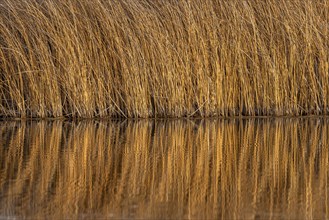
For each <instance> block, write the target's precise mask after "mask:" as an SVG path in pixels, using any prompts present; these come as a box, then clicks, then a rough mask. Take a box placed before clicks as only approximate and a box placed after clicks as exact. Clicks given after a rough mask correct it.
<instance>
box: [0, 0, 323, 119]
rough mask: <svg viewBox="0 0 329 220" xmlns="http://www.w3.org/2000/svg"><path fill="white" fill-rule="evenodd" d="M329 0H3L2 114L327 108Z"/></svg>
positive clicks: (255, 111) (144, 113)
mask: <svg viewBox="0 0 329 220" xmlns="http://www.w3.org/2000/svg"><path fill="white" fill-rule="evenodd" d="M328 36H329V2H328V1H327V0H316V1H312V0H289V1H285V0H253V1H241V0H182V1H178V0H155V1H154V0H93V1H89V0H80V1H74V0H56V1H54V0H31V1H25V0H15V1H11V0H0V116H3V117H23V118H24V117H63V116H64V117H105V116H112V117H119V116H123V117H181V116H238V115H250V116H254V115H310V114H328V113H329V75H328V74H329V52H328V51H329V37H328Z"/></svg>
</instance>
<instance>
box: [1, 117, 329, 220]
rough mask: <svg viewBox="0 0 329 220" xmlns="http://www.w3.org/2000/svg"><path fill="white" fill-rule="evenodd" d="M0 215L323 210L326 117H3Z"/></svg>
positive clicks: (328, 211) (268, 214)
mask: <svg viewBox="0 0 329 220" xmlns="http://www.w3.org/2000/svg"><path fill="white" fill-rule="evenodd" d="M0 138H1V139H0V218H49V217H52V218H53V219H62V218H79V219H81V218H85V219H90V218H102V219H105V218H148V219H154V218H161V219H164V218H165V219H168V218H175V219H176V218H185V219H200V218H202V219H205V218H211V219H214V218H225V219H232V218H243V219H259V218H262V219H263V218H266V219H268V218H272V219H277V218H294V219H300V218H303V219H311V218H318V219H324V218H328V216H329V201H328V197H329V191H328V190H329V187H328V180H329V178H328V174H329V166H328V156H329V147H328V146H329V121H328V120H326V119H321V120H320V119H275V120H274V119H257V120H256V119H254V120H243V121H239V120H199V121H188V120H185V121H184V120H171V121H148V120H141V121H111V122H109V121H82V122H63V121H54V122H49V121H35V122H1V123H0Z"/></svg>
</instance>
